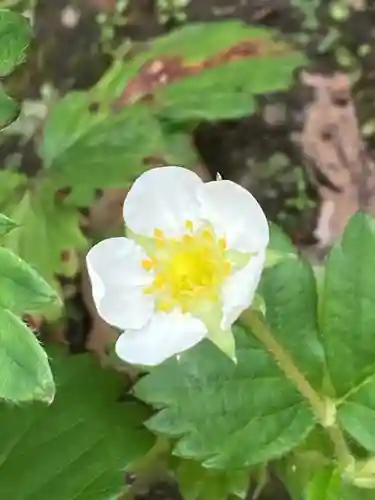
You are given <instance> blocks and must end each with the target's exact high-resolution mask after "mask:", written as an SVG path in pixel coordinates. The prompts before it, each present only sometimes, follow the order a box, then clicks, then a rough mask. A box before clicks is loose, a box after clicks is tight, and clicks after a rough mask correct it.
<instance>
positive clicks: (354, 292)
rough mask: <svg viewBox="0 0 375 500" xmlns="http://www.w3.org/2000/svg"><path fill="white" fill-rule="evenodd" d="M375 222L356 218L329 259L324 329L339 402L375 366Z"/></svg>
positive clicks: (326, 274) (330, 369) (324, 300)
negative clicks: (374, 278)
mask: <svg viewBox="0 0 375 500" xmlns="http://www.w3.org/2000/svg"><path fill="white" fill-rule="evenodd" d="M374 269H375V222H374V220H373V219H372V218H370V217H369V216H367V215H365V214H361V213H358V214H357V215H355V216H354V217H353V218H352V219H351V221H350V222H349V225H348V226H347V229H346V231H345V233H344V235H343V238H342V241H341V243H339V244H337V245H336V246H335V247H334V248H333V249H332V251H331V252H330V255H329V257H328V261H327V265H326V273H325V282H324V288H323V289H322V306H321V330H322V335H323V338H324V342H325V349H326V355H327V363H328V368H329V372H330V375H331V379H332V382H333V385H334V387H335V389H336V393H337V395H338V396H339V397H344V396H345V394H347V393H348V392H349V391H352V390H353V389H355V388H357V387H359V386H360V385H361V384H362V383H363V382H364V381H365V380H366V378H367V377H368V376H371V375H372V374H373V373H374V366H375V343H374V334H375V307H374V305H375V281H374V280H373V279H372V277H373V272H374Z"/></svg>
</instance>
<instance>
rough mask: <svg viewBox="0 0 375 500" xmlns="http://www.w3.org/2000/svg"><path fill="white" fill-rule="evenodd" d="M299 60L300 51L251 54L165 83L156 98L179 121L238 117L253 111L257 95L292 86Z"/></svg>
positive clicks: (300, 60)
mask: <svg viewBox="0 0 375 500" xmlns="http://www.w3.org/2000/svg"><path fill="white" fill-rule="evenodd" d="M300 64H302V58H301V56H300V55H298V54H297V53H292V54H286V55H282V54H280V55H278V56H267V55H266V56H264V57H260V56H258V57H251V56H250V57H249V58H244V59H242V60H233V61H230V62H227V63H223V64H221V65H218V66H217V67H213V68H211V69H203V70H202V71H201V72H199V73H198V74H196V75H193V76H186V77H184V78H182V79H180V80H178V81H176V82H175V83H171V84H169V85H165V86H162V87H160V88H159V89H158V90H156V91H155V98H156V100H157V102H158V105H159V107H160V113H161V114H162V116H165V117H167V118H169V119H173V120H176V121H186V120H219V119H231V118H232V119H234V118H239V117H242V116H245V115H248V114H251V113H253V112H254V110H255V102H256V101H255V96H256V95H259V94H262V93H268V92H275V91H280V90H283V89H286V88H287V87H288V86H290V84H291V83H292V75H293V71H294V69H295V68H296V67H298V65H300ZM219 82H220V83H219ZM202 96H204V98H203V99H202Z"/></svg>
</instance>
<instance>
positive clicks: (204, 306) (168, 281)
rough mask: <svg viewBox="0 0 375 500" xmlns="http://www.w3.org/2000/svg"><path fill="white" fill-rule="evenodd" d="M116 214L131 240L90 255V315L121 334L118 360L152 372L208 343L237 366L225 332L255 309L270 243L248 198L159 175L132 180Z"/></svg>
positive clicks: (229, 187) (224, 185) (174, 171)
mask: <svg viewBox="0 0 375 500" xmlns="http://www.w3.org/2000/svg"><path fill="white" fill-rule="evenodd" d="M123 213H124V220H125V224H126V228H127V236H128V237H127V238H125V237H123V238H121V237H120V238H110V239H107V240H104V241H102V242H100V243H98V244H97V245H95V246H94V247H93V248H92V249H91V250H90V251H89V253H88V255H87V267H88V272H89V276H90V279H91V283H92V293H93V298H94V301H95V304H96V307H97V310H98V312H99V314H100V316H101V317H102V318H103V319H104V320H105V321H106V322H108V323H109V324H111V325H113V326H116V327H117V328H119V329H121V330H122V331H123V333H122V334H121V335H120V337H119V339H118V341H117V344H116V352H117V355H118V356H119V357H120V358H122V359H123V360H125V361H128V362H129V363H134V364H140V365H156V364H158V363H161V362H162V361H164V360H165V359H167V358H169V357H171V356H173V355H175V354H178V353H180V352H183V351H185V350H186V349H189V348H190V347H192V346H194V345H195V344H197V343H198V342H200V341H201V340H202V339H203V338H204V337H208V338H209V339H210V340H212V341H213V342H214V343H215V344H216V345H217V346H218V347H219V348H220V349H222V350H223V351H224V352H225V353H226V354H228V355H229V356H231V357H232V358H233V359H235V346H234V339H233V335H232V333H231V329H230V328H231V325H232V324H233V322H234V321H235V320H236V319H237V318H238V317H239V315H240V314H241V312H242V311H243V310H244V309H246V308H247V307H249V305H250V304H251V302H252V300H253V297H254V294H255V290H256V287H257V285H258V282H259V279H260V275H261V272H262V269H263V265H264V261H265V252H266V247H267V244H268V240H269V230H268V223H267V220H266V217H265V215H264V213H263V211H262V209H261V208H260V206H259V204H258V203H257V201H256V200H255V199H254V197H253V196H252V195H251V194H250V193H249V192H248V191H246V190H245V189H243V188H242V187H241V186H239V185H237V184H235V183H233V182H231V181H226V180H217V181H213V182H208V183H203V182H202V180H201V179H200V178H199V177H198V176H197V175H196V174H195V173H193V172H192V171H190V170H187V169H185V168H181V167H161V168H156V169H153V170H149V171H147V172H146V173H144V174H143V175H141V176H140V177H139V178H138V179H137V180H136V181H135V183H134V184H133V186H132V188H131V190H130V191H129V193H128V195H127V197H126V200H125V203H124V209H123Z"/></svg>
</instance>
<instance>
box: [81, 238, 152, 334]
mask: <svg viewBox="0 0 375 500" xmlns="http://www.w3.org/2000/svg"><path fill="white" fill-rule="evenodd" d="M143 259H147V255H146V254H145V253H144V252H143V250H142V248H141V247H139V246H138V245H137V244H136V243H134V241H131V240H128V239H127V238H109V239H107V240H103V241H101V242H100V243H98V244H96V245H94V246H93V247H92V248H91V250H90V251H89V252H88V254H87V257H86V263H87V270H88V274H89V277H90V280H91V285H92V296H93V299H94V302H95V305H96V308H97V310H98V313H99V315H100V316H101V317H102V318H103V319H104V320H105V321H106V322H107V323H109V324H110V325H113V326H116V327H118V328H121V329H125V328H142V327H143V326H144V325H145V324H146V323H147V322H148V321H149V319H150V317H151V315H152V312H153V309H154V298H153V297H152V295H147V294H145V293H144V291H143V289H144V287H145V286H147V285H149V284H151V282H152V279H153V274H152V272H147V271H145V270H144V269H143V267H142V265H141V263H142V260H143Z"/></svg>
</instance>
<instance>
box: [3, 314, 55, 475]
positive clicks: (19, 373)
mask: <svg viewBox="0 0 375 500" xmlns="http://www.w3.org/2000/svg"><path fill="white" fill-rule="evenodd" d="M0 367H1V374H0V399H4V400H5V401H7V402H9V401H10V402H15V403H21V402H26V401H32V400H35V399H37V400H41V401H44V402H47V403H51V401H52V400H53V398H54V394H55V384H54V381H53V377H52V373H51V369H50V367H49V364H48V358H47V355H46V353H45V351H44V349H43V348H42V346H41V345H40V344H39V342H38V340H37V339H36V337H35V335H34V334H33V332H32V331H31V330H29V329H28V328H27V326H26V325H25V324H24V323H23V322H22V321H21V320H20V319H19V318H17V316H15V315H14V314H13V313H12V312H11V311H9V310H7V309H3V308H0ZM3 431H4V432H6V431H5V429H3ZM0 432H1V431H0ZM0 462H1V459H0ZM0 474H1V473H0Z"/></svg>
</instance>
